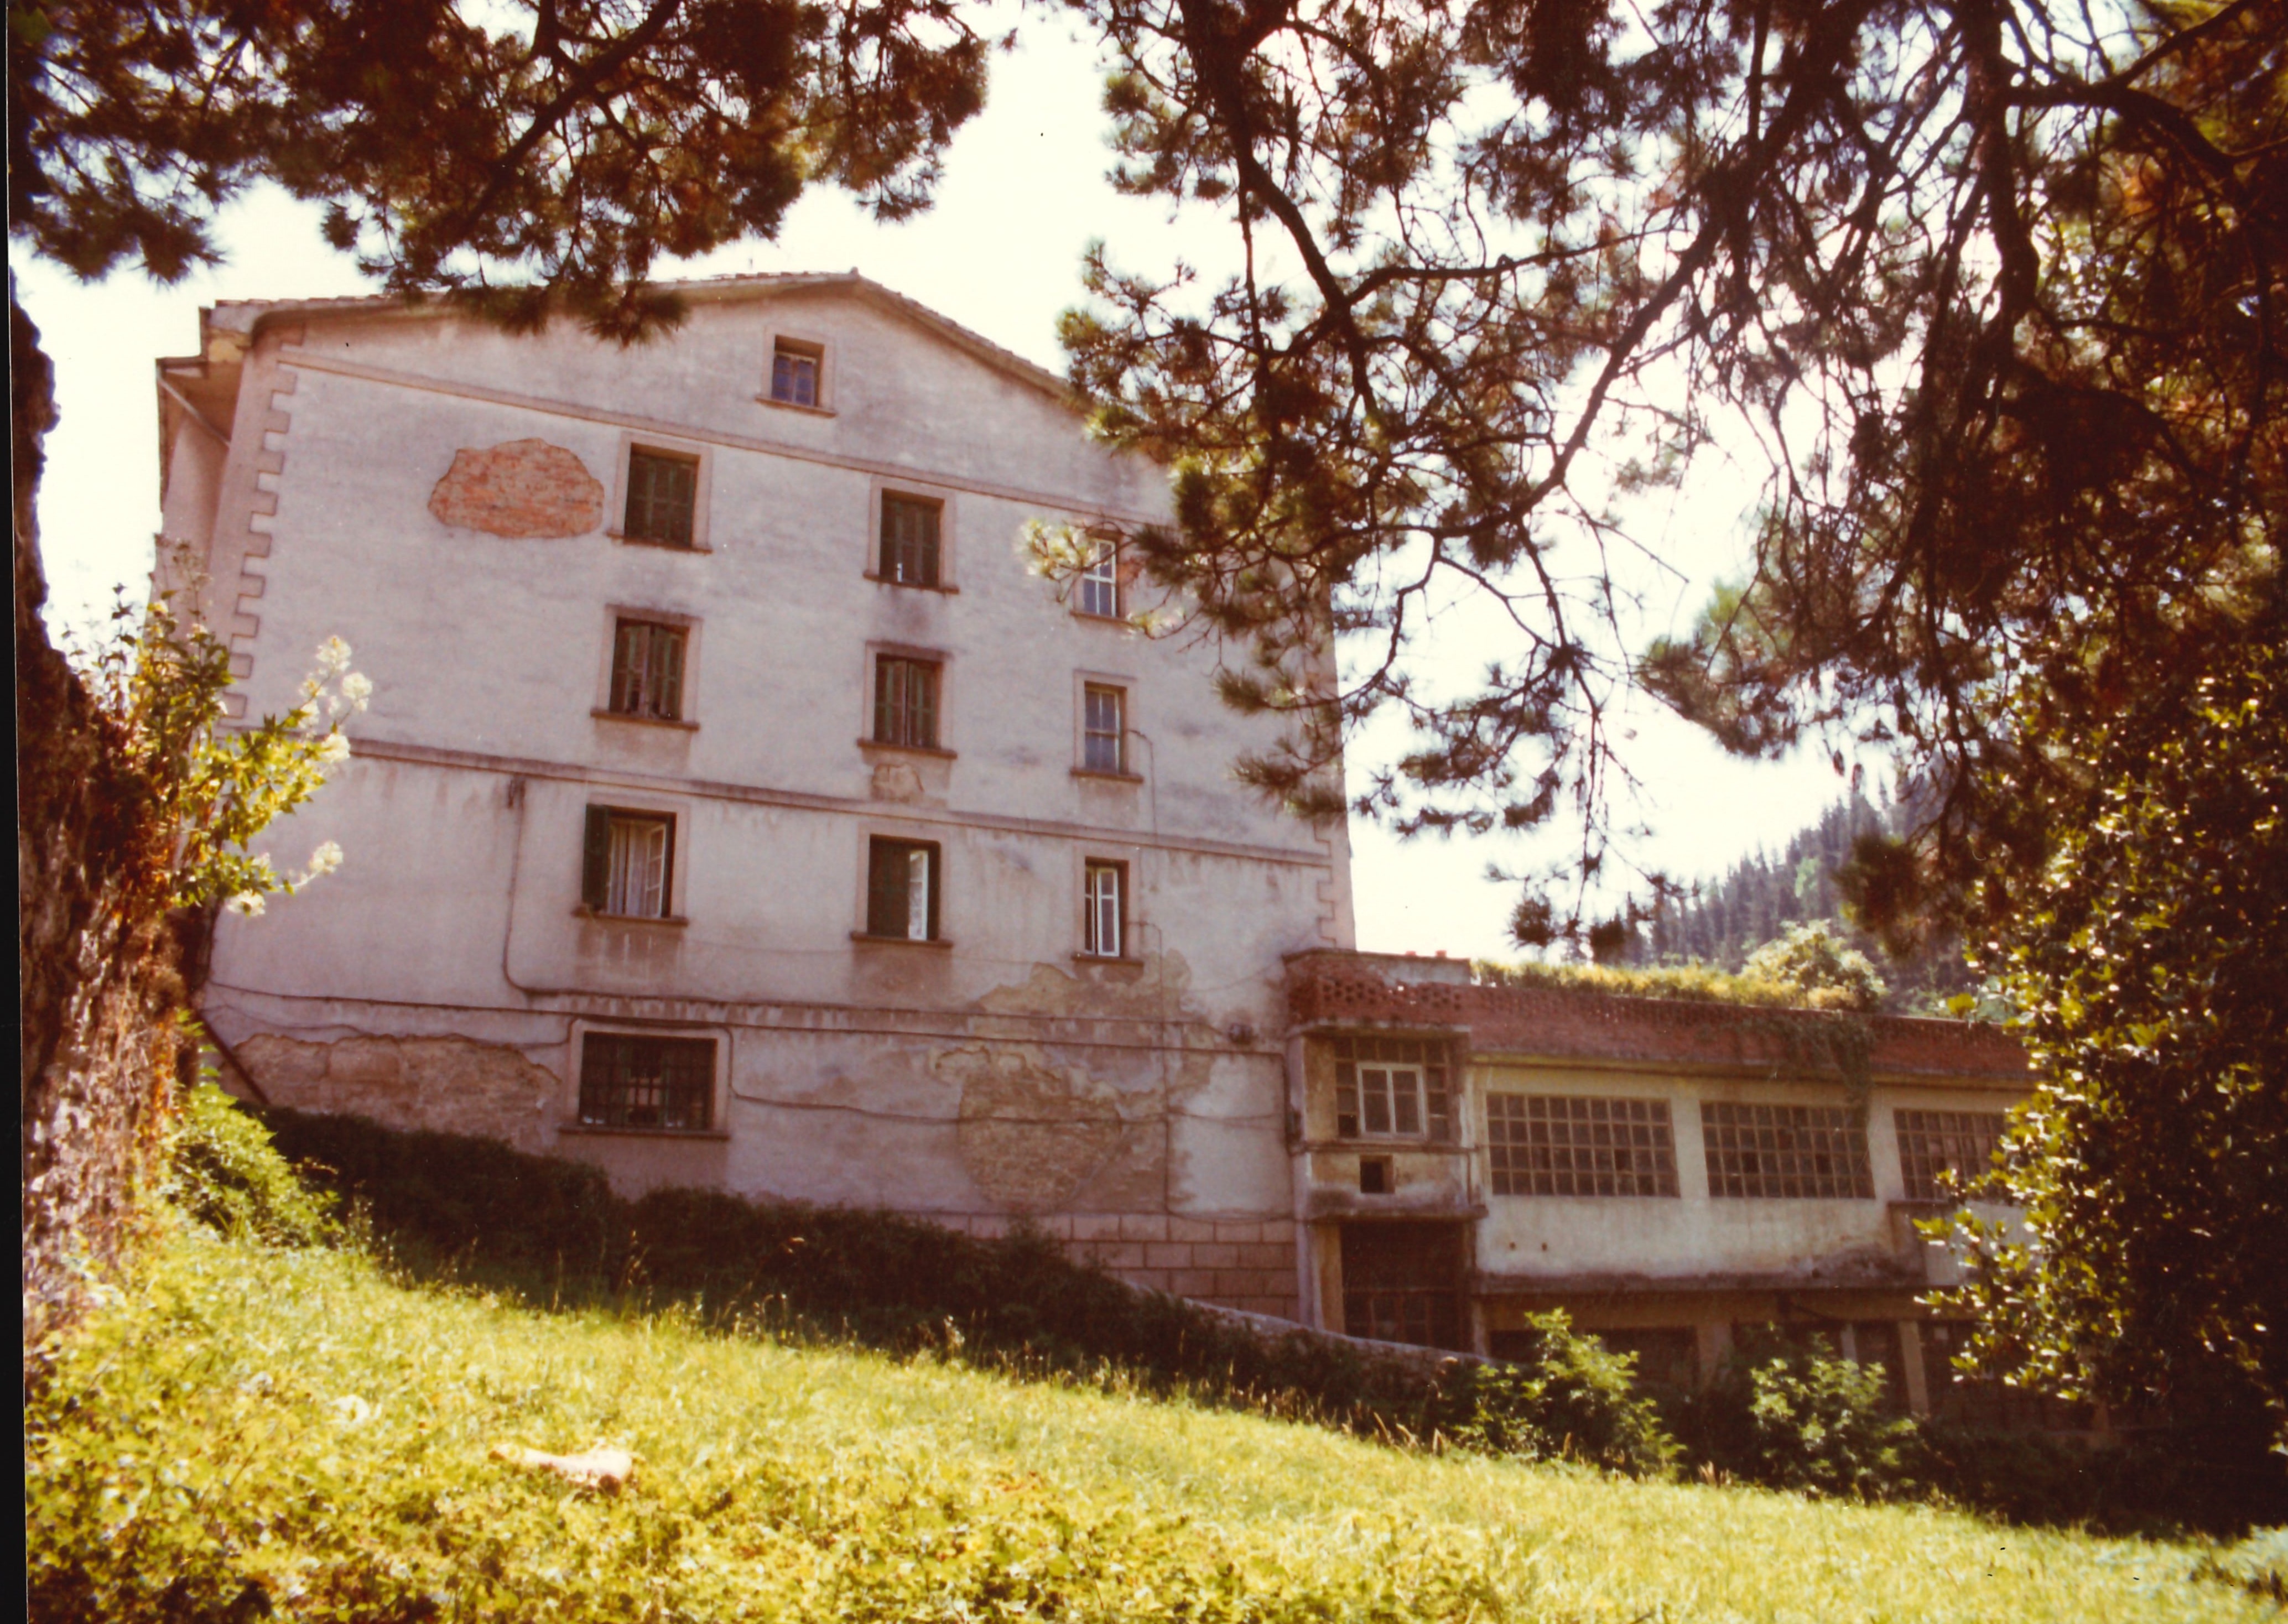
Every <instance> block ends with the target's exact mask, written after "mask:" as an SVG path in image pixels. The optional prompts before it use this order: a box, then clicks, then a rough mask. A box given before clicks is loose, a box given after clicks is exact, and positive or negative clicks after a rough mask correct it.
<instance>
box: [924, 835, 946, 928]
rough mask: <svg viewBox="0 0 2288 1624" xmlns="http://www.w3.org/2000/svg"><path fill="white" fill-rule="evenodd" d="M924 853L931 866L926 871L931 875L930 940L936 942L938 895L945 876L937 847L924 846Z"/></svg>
mask: <svg viewBox="0 0 2288 1624" xmlns="http://www.w3.org/2000/svg"><path fill="white" fill-rule="evenodd" d="M922 852H923V855H924V856H925V857H926V859H927V860H928V865H929V866H928V868H927V870H926V872H927V874H928V875H929V939H930V940H931V941H935V940H937V893H938V891H940V890H941V883H940V882H941V880H942V879H943V878H944V875H942V874H941V872H940V870H939V867H938V855H937V852H938V849H937V848H936V847H935V846H924V847H923V848H922Z"/></svg>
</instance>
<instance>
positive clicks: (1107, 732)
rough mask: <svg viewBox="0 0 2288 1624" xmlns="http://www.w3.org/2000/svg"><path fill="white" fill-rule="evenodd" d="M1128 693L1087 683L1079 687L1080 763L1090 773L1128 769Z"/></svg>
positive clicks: (1124, 770)
mask: <svg viewBox="0 0 2288 1624" xmlns="http://www.w3.org/2000/svg"><path fill="white" fill-rule="evenodd" d="M1127 701H1128V696H1127V695H1126V694H1125V693H1123V692H1122V691H1121V690H1120V689H1118V688H1108V687H1100V686H1099V685H1097V684H1095V683H1090V684H1088V685H1086V686H1084V688H1082V690H1081V751H1080V764H1081V765H1082V766H1083V767H1084V768H1086V769H1087V770H1088V771H1089V772H1126V771H1127V770H1128V742H1127V741H1128V726H1127V717H1126V711H1127V709H1128V703H1127Z"/></svg>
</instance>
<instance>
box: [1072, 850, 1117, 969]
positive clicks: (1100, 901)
mask: <svg viewBox="0 0 2288 1624" xmlns="http://www.w3.org/2000/svg"><path fill="white" fill-rule="evenodd" d="M1127 881H1128V866H1127V865H1126V864H1124V863H1094V862H1092V863H1090V864H1089V865H1088V867H1087V869H1086V871H1085V878H1084V881H1083V883H1082V893H1083V896H1082V900H1083V903H1084V907H1085V908H1086V910H1087V916H1086V918H1085V919H1084V921H1083V922H1082V938H1083V942H1084V947H1083V949H1082V950H1083V951H1084V952H1085V953H1088V954H1090V955H1093V956H1094V957H1097V958H1100V959H1116V958H1118V957H1119V956H1120V950H1121V943H1122V939H1123V931H1122V926H1123V919H1122V906H1121V905H1122V903H1123V902H1124V892H1125V891H1127V889H1128V884H1127Z"/></svg>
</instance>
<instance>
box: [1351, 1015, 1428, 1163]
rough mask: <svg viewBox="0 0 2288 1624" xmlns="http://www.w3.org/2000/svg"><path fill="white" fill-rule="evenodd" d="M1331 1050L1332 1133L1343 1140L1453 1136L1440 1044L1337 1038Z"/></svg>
mask: <svg viewBox="0 0 2288 1624" xmlns="http://www.w3.org/2000/svg"><path fill="white" fill-rule="evenodd" d="M1333 1047H1334V1051H1335V1133H1336V1135H1337V1137H1340V1138H1345V1139H1358V1138H1370V1139H1427V1140H1432V1141H1434V1142H1438V1143H1445V1142H1448V1141H1450V1140H1451V1139H1452V1138H1453V1137H1454V1124H1453V1111H1452V1106H1451V1104H1450V1094H1449V1091H1448V1088H1447V1064H1446V1046H1445V1045H1444V1044H1443V1043H1441V1042H1435V1041H1426V1040H1423V1039H1420V1038H1385V1037H1342V1038H1336V1039H1334V1040H1333Z"/></svg>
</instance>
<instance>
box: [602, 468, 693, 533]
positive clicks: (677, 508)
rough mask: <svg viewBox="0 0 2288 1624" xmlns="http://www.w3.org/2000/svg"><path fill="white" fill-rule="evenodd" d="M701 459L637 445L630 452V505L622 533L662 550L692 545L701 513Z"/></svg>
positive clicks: (623, 522) (621, 529)
mask: <svg viewBox="0 0 2288 1624" xmlns="http://www.w3.org/2000/svg"><path fill="white" fill-rule="evenodd" d="M698 502H699V459H698V458H697V457H693V456H675V455H674V454H672V453H671V452H666V451H647V450H646V449H644V448H642V447H640V446H638V447H636V448H632V449H631V450H630V451H629V453H628V504H627V511H626V512H625V513H624V515H623V517H622V521H621V525H620V534H621V535H624V536H625V537H626V538H627V539H628V540H629V541H632V542H650V543H654V544H655V545H657V546H661V547H688V546H690V545H691V544H692V520H693V518H694V516H695V513H696V512H697V511H698Z"/></svg>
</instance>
